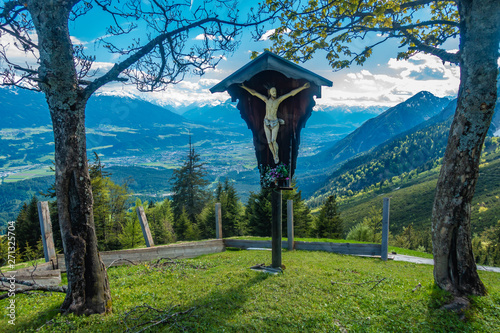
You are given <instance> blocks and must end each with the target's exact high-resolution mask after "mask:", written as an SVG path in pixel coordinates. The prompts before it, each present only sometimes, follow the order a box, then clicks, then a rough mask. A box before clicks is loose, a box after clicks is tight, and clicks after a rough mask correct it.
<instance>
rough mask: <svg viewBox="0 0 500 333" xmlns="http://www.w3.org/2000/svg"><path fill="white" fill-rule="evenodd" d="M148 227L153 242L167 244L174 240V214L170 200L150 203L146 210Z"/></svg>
mask: <svg viewBox="0 0 500 333" xmlns="http://www.w3.org/2000/svg"><path fill="white" fill-rule="evenodd" d="M146 217H147V219H148V223H149V227H150V228H151V234H152V236H153V241H154V243H155V244H167V243H172V242H174V241H175V233H174V229H173V226H172V224H173V221H174V215H173V213H172V208H171V205H170V200H168V199H165V200H164V201H163V202H161V203H159V204H155V203H151V204H150V205H149V207H148V209H147V210H146Z"/></svg>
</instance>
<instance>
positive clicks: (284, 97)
mask: <svg viewBox="0 0 500 333" xmlns="http://www.w3.org/2000/svg"><path fill="white" fill-rule="evenodd" d="M310 86H311V85H310V84H309V82H307V83H305V84H304V85H303V86H302V87H298V88H297V89H294V90H292V91H290V92H289V93H288V94H284V95H283V96H281V97H279V98H278V100H279V101H280V103H281V102H282V101H284V100H285V99H287V98H288V97H290V96H295V95H297V94H298V93H299V92H301V91H302V90H304V89H307V88H309V87H310Z"/></svg>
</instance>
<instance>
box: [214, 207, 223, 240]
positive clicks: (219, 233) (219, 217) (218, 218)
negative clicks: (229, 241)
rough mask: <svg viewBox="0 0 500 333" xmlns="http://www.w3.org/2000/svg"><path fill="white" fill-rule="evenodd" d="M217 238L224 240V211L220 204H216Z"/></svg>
mask: <svg viewBox="0 0 500 333" xmlns="http://www.w3.org/2000/svg"><path fill="white" fill-rule="evenodd" d="M215 238H217V239H222V210H221V204H220V202H217V203H216V204H215Z"/></svg>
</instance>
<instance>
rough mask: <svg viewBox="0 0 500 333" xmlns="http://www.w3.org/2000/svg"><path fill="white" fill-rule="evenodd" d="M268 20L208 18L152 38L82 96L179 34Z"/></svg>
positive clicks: (109, 80)
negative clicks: (246, 21)
mask: <svg viewBox="0 0 500 333" xmlns="http://www.w3.org/2000/svg"><path fill="white" fill-rule="evenodd" d="M270 19H271V17H269V18H266V19H263V20H261V21H259V22H252V23H238V22H231V21H226V20H221V19H219V18H217V17H209V18H205V19H202V20H199V21H196V22H193V23H190V24H187V25H185V26H182V27H179V28H177V29H174V30H172V31H170V32H166V33H163V34H160V35H158V36H156V37H155V38H153V39H152V40H151V41H149V42H148V43H147V44H146V45H144V46H143V47H141V48H139V49H138V50H137V52H135V53H133V54H132V55H130V56H129V57H128V58H127V59H125V60H123V61H122V62H120V63H117V64H115V65H114V66H113V67H112V68H111V69H110V70H109V71H108V72H107V73H106V74H104V75H103V76H101V77H100V78H98V79H96V80H94V81H93V82H92V83H91V84H89V85H88V86H87V87H86V88H85V90H84V94H85V96H86V97H90V96H91V95H92V94H93V93H94V92H95V91H96V90H97V89H99V88H100V87H102V86H103V85H105V84H106V83H109V82H111V81H115V80H117V78H118V75H119V74H120V73H122V72H123V71H125V70H127V69H128V68H129V67H130V66H132V65H134V64H135V63H136V62H137V61H139V60H140V59H141V58H142V57H144V56H145V55H147V54H149V53H150V52H151V51H153V50H154V48H155V47H157V46H159V45H160V44H163V43H164V42H165V41H168V40H169V39H170V40H172V39H174V37H175V36H177V35H179V34H181V33H184V32H188V31H190V30H192V29H194V28H199V27H203V26H204V25H205V24H210V23H217V24H221V25H230V26H233V27H240V28H243V27H251V26H257V25H260V24H262V23H264V22H267V21H269V20H270Z"/></svg>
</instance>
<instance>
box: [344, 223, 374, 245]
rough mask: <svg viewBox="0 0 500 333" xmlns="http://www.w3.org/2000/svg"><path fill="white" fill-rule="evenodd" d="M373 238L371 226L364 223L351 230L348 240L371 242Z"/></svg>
mask: <svg viewBox="0 0 500 333" xmlns="http://www.w3.org/2000/svg"><path fill="white" fill-rule="evenodd" d="M373 237H374V236H373V231H372V230H371V229H370V227H369V226H367V225H366V224H363V223H358V224H356V225H355V226H354V227H353V228H352V229H351V230H349V233H348V234H347V237H346V239H347V240H355V241H358V242H371V241H372V239H373Z"/></svg>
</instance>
